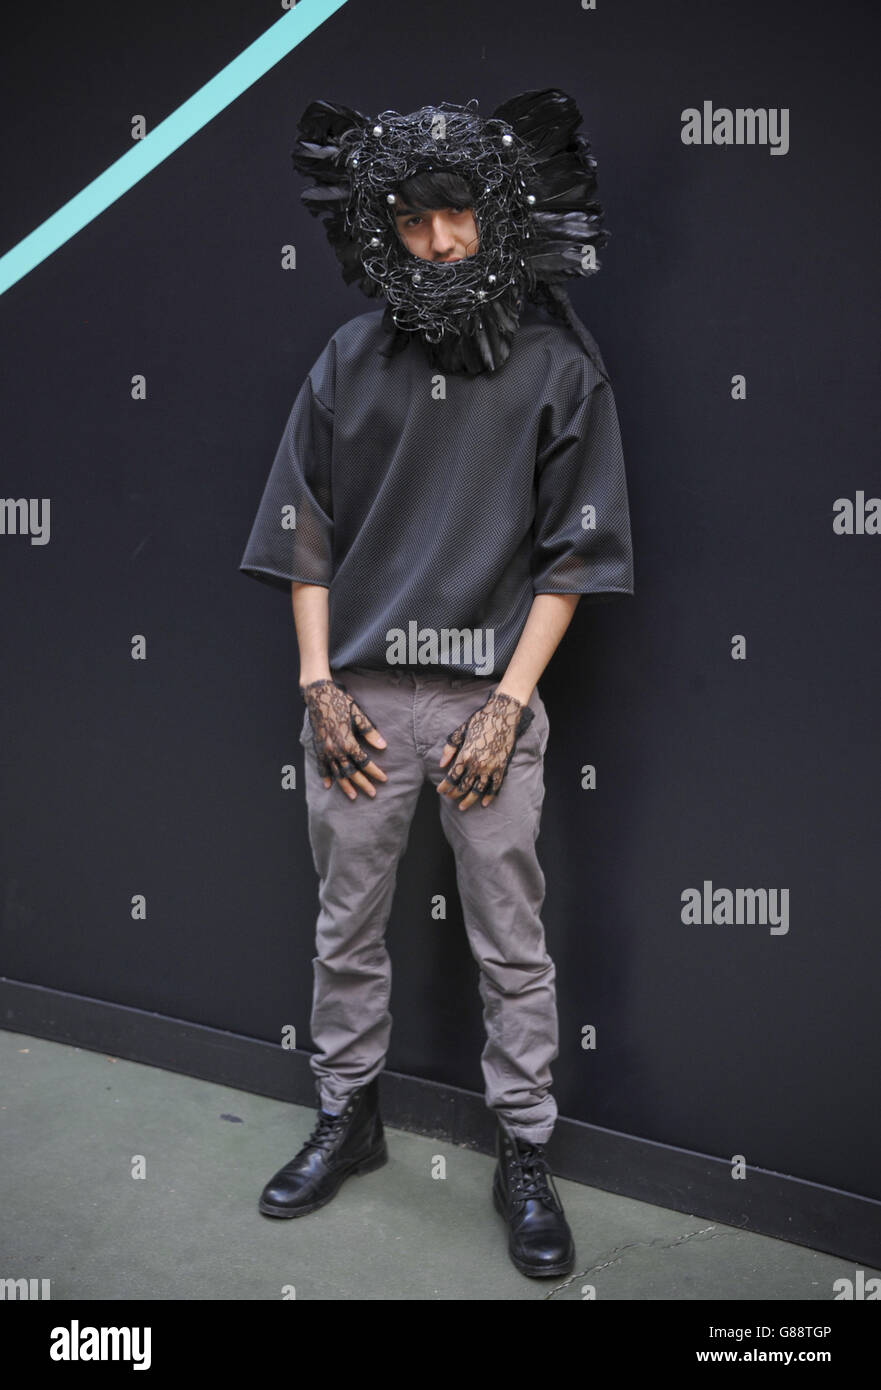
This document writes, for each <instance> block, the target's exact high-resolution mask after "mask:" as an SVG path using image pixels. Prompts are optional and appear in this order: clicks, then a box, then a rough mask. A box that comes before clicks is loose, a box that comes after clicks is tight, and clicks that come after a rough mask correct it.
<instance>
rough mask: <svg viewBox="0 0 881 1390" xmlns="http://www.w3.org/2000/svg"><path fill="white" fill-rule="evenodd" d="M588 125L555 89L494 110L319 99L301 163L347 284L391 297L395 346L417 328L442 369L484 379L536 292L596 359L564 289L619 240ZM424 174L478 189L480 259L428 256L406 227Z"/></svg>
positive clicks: (309, 199) (306, 126) (296, 159)
mask: <svg viewBox="0 0 881 1390" xmlns="http://www.w3.org/2000/svg"><path fill="white" fill-rule="evenodd" d="M581 122H582V116H581V112H580V111H579V109H578V107H577V106H576V104H575V102H574V101H573V99H572V98H571V97H570V96H567V95H566V93H565V92H561V91H559V90H558V89H557V88H547V89H545V90H543V91H535V92H523V93H521V94H520V95H519V96H516V97H512V98H511V100H510V101H506V102H504V103H503V104H502V105H501V106H498V107H496V109H495V111H494V112H493V113H492V115H491V116H490V117H489V118H488V119H482V118H481V117H480V116H479V114H478V109H477V102H476V101H473V100H472V101H469V102H468V103H467V104H466V105H465V106H455V105H452V104H450V103H448V102H441V103H440V104H439V105H437V106H424V107H421V108H420V109H419V110H418V111H414V112H413V113H412V114H411V115H408V116H402V115H400V114H399V113H398V112H396V111H384V112H382V114H381V115H379V116H376V117H369V116H365V115H363V114H362V113H361V112H360V111H355V110H352V109H351V108H350V107H347V106H340V105H337V104H335V103H333V102H327V101H313V102H312V103H311V104H310V105H309V106H308V107H307V108H306V110H305V112H304V113H303V115H302V117H301V118H300V122H299V137H300V138H299V139H298V141H297V144H296V146H295V148H294V149H293V150H292V152H291V158H292V160H293V164H294V167H295V168H296V169H297V170H298V171H299V172H300V173H301V174H305V175H307V176H308V177H309V178H310V179H311V180H312V185H311V186H310V187H309V188H307V189H306V190H305V191H304V192H303V193H302V195H301V196H302V199H303V202H304V203H305V204H306V207H307V208H308V209H309V211H310V212H311V213H312V214H313V215H314V216H323V217H324V219H325V226H326V229H327V236H328V240H329V241H330V243H331V245H332V246H333V248H334V250H335V252H336V254H337V257H338V259H339V261H340V263H341V265H342V268H343V278H344V279H345V281H346V283H347V284H352V283H357V284H358V285H359V287H360V288H361V289H362V290H363V291H364V293H365V294H366V295H369V296H371V297H373V296H377V295H384V296H385V298H386V299H387V301H388V304H387V308H386V319H385V321H386V325H387V327H388V328H389V329H390V331H391V333H392V334H393V337H394V340H395V346H397V347H402V346H404V345H405V343H406V342H407V340H408V339H409V338H410V337H411V336H412V335H413V334H418V335H419V336H420V337H421V338H422V340H423V342H424V343H425V346H426V349H427V351H428V353H429V357H430V359H431V361H432V362H433V363H435V364H436V365H438V366H439V367H440V368H441V369H443V370H446V371H453V372H457V371H458V372H465V373H468V374H475V373H477V372H483V371H494V370H495V369H496V368H497V367H499V366H501V364H502V363H503V362H504V361H505V360H506V358H507V356H508V353H509V351H510V345H511V341H512V339H513V336H514V334H515V333H516V331H517V327H518V324H519V321H520V312H521V308H522V305H523V302H524V299H531V300H533V301H534V302H536V303H543V304H544V305H545V306H546V307H547V308H548V309H549V310H550V311H551V312H552V313H553V314H555V315H556V316H557V317H558V318H561V319H563V320H564V321H565V322H566V323H568V324H569V325H570V326H571V327H572V328H573V329H574V331H575V332H576V333H577V334H578V336H579V338H580V339H581V341H582V343H583V344H584V347H585V349H586V351H588V352H589V353H590V354H591V356H592V355H593V353H592V345H591V344H589V343H588V342H587V340H586V339H585V337H584V332H583V330H582V328H581V326H580V324H579V322H578V319H577V318H576V317H575V316H574V315H573V311H572V306H571V304H570V302H569V296H568V295H567V293H566V291H565V289H564V288H563V286H564V284H565V282H566V280H567V279H569V278H570V277H571V276H575V275H579V276H588V275H593V274H595V272H596V271H597V270H598V269H599V268H600V263H599V261H598V260H597V259H596V252H597V251H598V250H599V249H600V247H602V246H603V245H604V244H605V242H606V241H608V240H609V237H610V235H611V233H610V232H608V231H607V230H605V229H604V228H603V226H602V222H603V210H602V206H601V205H600V203H598V202H597V201H596V199H595V198H594V190H595V188H596V174H595V172H594V171H595V169H596V160H595V159H594V158H593V156H592V155H591V153H590V142H589V140H588V138H587V136H586V135H584V134H582V133H580V132H579V130H578V127H579V126H580V125H581ZM426 169H432V170H435V171H438V170H446V171H449V172H452V173H455V174H459V175H460V176H461V177H462V178H464V179H465V180H466V181H467V183H468V184H469V186H470V187H471V189H472V191H473V194H474V199H473V204H472V207H473V212H474V217H475V221H476V223H477V227H478V232H479V236H480V242H479V248H478V250H477V252H476V253H475V254H474V255H473V256H469V257H467V258H465V259H463V260H460V261H456V262H452V263H442V262H434V261H428V260H422V259H421V258H420V257H417V256H414V255H412V254H411V252H410V251H408V250H407V248H406V247H405V246H404V244H403V242H402V241H401V239H400V237H399V236H398V233H397V229H396V226H395V220H394V203H395V196H394V190H395V189H396V188H397V187H398V186H399V185H400V184H401V183H403V182H404V180H406V179H408V178H410V177H411V176H412V175H414V174H416V173H421V172H423V171H425V170H426ZM598 365H599V364H598Z"/></svg>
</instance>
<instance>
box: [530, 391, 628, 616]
mask: <svg viewBox="0 0 881 1390" xmlns="http://www.w3.org/2000/svg"><path fill="white" fill-rule="evenodd" d="M532 534H533V551H532V587H533V592H534V593H536V594H584V595H586V596H588V600H590V599H593V600H600V599H604V598H611V597H613V595H615V594H632V593H633V546H632V540H631V534H630V510H629V505H628V497H627V480H626V477H625V471H624V454H623V449H622V447H621V433H620V428H619V424H618V412H617V409H616V406H615V398H614V394H613V392H612V387H611V384H610V383H609V381H608V380H606V379H603V378H602V377H600V378H598V379H597V380H596V381H595V383H594V385H593V386H592V388H591V389H590V390H589V391H588V392H587V394H586V395H583V396H581V398H580V399H579V400H578V403H577V405H576V406H575V408H574V410H573V411H572V413H571V415H570V416H569V418H568V419H567V420H566V421H565V423H564V424H563V425H562V427H560V428H558V429H557V430H555V432H554V434H553V437H552V438H551V439H550V440H549V441H547V442H545V443H543V445H542V447H541V448H540V451H539V454H538V457H537V459H536V511H535V518H534V522H533V532H532Z"/></svg>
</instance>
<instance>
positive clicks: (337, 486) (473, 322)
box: [240, 89, 633, 1276]
mask: <svg viewBox="0 0 881 1390" xmlns="http://www.w3.org/2000/svg"><path fill="white" fill-rule="evenodd" d="M580 124H581V114H580V112H579V111H578V109H577V107H576V105H575V103H574V102H573V101H572V99H571V98H570V97H568V96H566V95H565V93H563V92H559V91H557V90H556V89H550V90H547V91H542V92H528V93H524V94H522V95H521V96H519V97H515V98H513V99H512V100H511V101H509V102H507V103H505V104H504V105H503V106H501V107H498V108H497V109H496V111H495V112H494V113H493V115H492V117H490V118H489V119H486V120H484V119H481V118H480V116H479V115H478V113H477V109H476V103H475V102H469V103H468V104H467V105H466V106H464V107H458V106H453V105H450V104H448V103H441V104H440V105H439V106H433V107H423V108H421V109H420V110H419V111H416V112H413V113H412V114H411V115H409V116H401V115H399V114H398V113H397V112H384V113H383V114H382V115H381V116H379V117H376V118H369V117H367V116H364V115H362V114H361V113H360V112H357V111H353V110H351V109H350V108H347V107H342V106H337V105H332V104H330V103H327V102H313V103H312V104H311V105H310V106H309V107H308V108H307V110H306V112H305V113H304V115H303V117H302V118H301V121H300V135H301V138H300V140H299V141H298V144H297V146H296V148H295V150H294V152H293V159H294V164H295V167H296V168H297V169H298V170H299V171H300V172H301V173H305V174H307V175H309V176H310V177H311V178H312V180H313V187H311V188H309V189H307V190H306V192H304V194H303V195H302V196H303V199H304V201H305V203H306V205H307V206H308V207H309V208H310V210H311V211H312V212H313V213H320V214H322V215H323V216H325V218H326V226H327V233H328V238H329V240H330V241H331V244H332V245H333V246H334V249H335V251H336V253H337V256H338V258H339V260H340V262H341V264H342V267H343V275H344V278H345V279H346V281H347V282H349V283H351V282H353V281H357V282H358V283H359V284H360V286H361V288H362V289H363V290H364V291H365V293H367V294H368V295H380V294H381V295H383V296H384V297H385V299H386V301H387V302H386V306H385V308H384V309H383V310H379V311H376V312H374V313H366V314H362V315H360V316H358V317H357V318H355V319H352V320H350V321H349V322H348V323H346V324H344V325H343V326H342V327H341V328H340V329H339V330H338V331H337V332H336V333H334V335H333V336H332V338H331V340H330V342H329V343H328V344H327V346H326V347H325V349H324V351H323V352H322V353H321V355H320V357H319V358H318V360H317V361H316V363H315V364H314V366H313V367H312V369H311V371H310V372H309V375H308V377H307V379H306V381H305V383H304V384H303V387H302V389H301V391H300V393H299V395H298V397H297V400H296V402H295V404H294V407H293V410H292V411H291V415H290V418H289V420H288V424H287V427H286V430H285V434H284V437H283V439H282V442H281V445H280V447H279V451H278V453H277V455H276V459H275V462H274V464H273V467H272V470H271V473H270V476H269V479H268V481H267V483H266V488H265V490H264V494H263V498H262V501H261V503H260V507H259V510H258V513H257V517H256V519H255V522H254V526H253V528H252V531H251V535H250V538H249V540H248V544H247V547H246V550H245V554H244V556H243V559H242V562H241V566H240V568H241V569H242V570H243V571H244V572H245V573H247V574H250V575H252V576H253V577H255V578H257V579H260V580H262V581H264V582H266V583H270V584H273V585H276V586H278V587H283V588H285V589H287V588H288V587H290V590H291V594H292V605H293V613H294V620H295V625H296V631H297V640H298V646H299V651H300V689H301V691H302V693H303V698H304V701H305V704H306V711H305V714H304V718H303V726H302V730H301V734H300V738H301V742H302V744H303V746H304V749H305V754H304V756H305V775H306V797H307V805H308V811H309V835H310V842H311V846H312V851H313V858H314V862H315V867H316V870H317V872H318V874H319V878H320V888H319V901H320V912H319V916H318V922H317V929H316V952H317V954H316V959H315V988H314V996H313V1009H312V1019H311V1031H312V1038H313V1042H314V1044H315V1046H316V1048H317V1051H316V1052H315V1053H314V1054H312V1056H311V1057H310V1065H311V1067H312V1070H313V1073H314V1075H315V1078H316V1085H317V1090H318V1094H319V1099H320V1106H321V1108H320V1110H319V1113H318V1118H317V1121H316V1125H315V1128H314V1129H313V1132H312V1134H311V1136H310V1138H309V1140H308V1141H307V1142H306V1144H304V1146H303V1147H302V1148H301V1149H300V1151H299V1152H298V1153H297V1154H296V1155H295V1157H294V1158H293V1159H292V1160H291V1161H290V1162H289V1163H287V1164H286V1165H285V1166H284V1167H283V1168H281V1169H280V1170H279V1172H278V1173H276V1174H275V1175H274V1176H273V1177H272V1178H271V1179H270V1181H269V1182H268V1183H267V1184H266V1186H265V1188H264V1189H263V1193H262V1195H261V1199H260V1203H259V1209H260V1211H261V1212H263V1213H264V1214H265V1215H267V1216H281V1217H297V1216H302V1215H305V1214H306V1213H308V1212H311V1211H314V1210H316V1209H317V1208H319V1207H321V1206H323V1205H324V1204H325V1203H326V1202H328V1201H330V1200H331V1198H332V1197H333V1196H334V1195H335V1193H336V1192H337V1191H338V1190H339V1187H340V1185H341V1184H342V1182H343V1181H344V1180H345V1179H346V1178H347V1177H349V1176H351V1175H352V1174H354V1173H364V1172H368V1171H370V1170H371V1169H373V1168H376V1167H379V1166H380V1165H381V1164H382V1163H384V1162H385V1161H386V1159H387V1151H386V1144H385V1138H384V1132H383V1128H382V1121H381V1118H380V1115H379V1108H378V1096H377V1078H378V1074H379V1072H380V1071H381V1070H382V1067H383V1065H384V1062H385V1057H386V1053H387V1048H388V1043H389V1037H390V1028H391V1016H390V1014H389V1011H388V1005H389V997H390V978H391V975H390V962H389V958H388V954H387V952H386V949H385V943H384V935H385V928H386V924H387V921H388V916H389V912H390V909H391V904H392V899H393V894H394V886H395V876H396V870H397V864H398V861H399V859H400V857H401V855H402V854H403V852H404V849H405V847H406V842H407V838H408V834H409V827H410V822H411V819H412V816H413V812H414V810H415V806H416V803H417V800H418V796H419V793H420V790H421V788H422V786H423V784H424V781H425V779H426V778H428V779H429V780H430V781H431V782H432V783H433V784H434V785H435V786H436V788H437V791H438V794H439V796H440V801H439V803H438V805H439V810H440V816H441V823H442V826H443V830H444V833H445V835H446V836H447V838H448V840H449V842H450V844H451V845H452V848H453V850H454V853H455V856H456V871H457V882H458V886H459V894H460V898H461V902H462V908H463V914H464V918H465V924H466V929H467V931H468V936H469V942H470V946H471V950H472V953H473V954H474V957H475V959H476V961H477V963H478V966H479V968H480V975H479V988H480V993H481V998H482V1000H483V1005H484V1023H485V1027H486V1034H487V1043H486V1047H485V1049H484V1051H483V1054H482V1058H481V1062H482V1067H483V1074H484V1079H485V1083H486V1101H487V1105H488V1106H489V1107H490V1108H492V1109H493V1110H494V1112H495V1115H496V1117H497V1122H498V1124H497V1164H496V1170H495V1174H494V1180H493V1199H494V1202H495V1205H496V1208H497V1210H498V1211H499V1212H500V1213H501V1214H502V1216H503V1217H504V1218H505V1221H506V1224H507V1228H508V1252H509V1255H510V1258H511V1259H512V1261H513V1262H514V1264H515V1265H516V1267H517V1268H518V1269H520V1270H521V1271H522V1272H523V1273H524V1274H528V1275H531V1276H548V1275H553V1276H558V1275H561V1274H567V1273H569V1272H571V1270H572V1268H573V1266H574V1259H575V1250H574V1245H573V1241H572V1235H571V1232H570V1230H569V1226H568V1223H567V1222H566V1218H565V1214H564V1212H563V1208H562V1204H561V1202H560V1199H559V1194H558V1193H557V1190H556V1187H555V1185H554V1183H553V1179H552V1175H551V1173H550V1168H549V1165H548V1162H547V1159H546V1157H545V1146H546V1144H547V1142H548V1140H549V1139H550V1136H551V1134H552V1131H553V1128H554V1122H555V1120H556V1116H557V1108H556V1104H555V1102H554V1099H553V1096H552V1094H551V1071H550V1064H551V1062H552V1061H553V1060H554V1058H555V1057H556V1056H557V1055H558V1051H559V1048H558V1027H557V1013H556V996H555V968H554V964H553V961H552V960H551V958H550V956H549V955H548V952H547V948H546V945H545V938H544V930H543V926H542V922H541V918H540V915H539V914H540V909H541V906H542V902H543V899H544V887H545V881H544V877H543V874H542V871H541V867H540V865H539V863H538V859H537V856H536V852H535V841H536V839H537V837H538V833H539V826H540V816H541V806H542V801H543V797H544V782H543V759H544V753H545V749H546V746H547V741H548V734H549V725H548V718H547V712H546V710H545V707H544V703H543V701H542V699H541V696H540V694H539V691H538V680H539V677H540V676H541V675H542V673H543V672H544V670H545V667H546V666H547V663H548V661H549V660H550V658H551V656H552V655H553V652H554V651H555V649H556V647H557V645H558V643H559V641H560V639H561V638H562V636H563V633H564V632H565V631H566V628H567V626H568V624H569V622H570V620H571V618H572V614H573V612H574V609H575V606H576V604H577V603H578V602H579V599H580V597H581V596H587V597H589V599H590V600H592V601H595V600H599V599H607V598H610V597H612V596H614V595H615V594H632V593H633V567H632V550H631V537H630V523H629V511H628V499H627V487H626V480H625V475H624V465H623V459H622V454H621V440H620V434H619V428H618V419H617V413H616V409H615V403H614V399H613V395H612V388H611V385H610V383H609V379H608V375H607V373H606V370H605V366H604V364H603V361H602V357H601V355H600V353H599V349H598V348H597V345H596V343H595V342H594V340H593V338H592V337H591V335H590V334H589V333H588V331H587V330H586V328H585V327H584V325H583V324H581V323H580V321H579V320H578V318H577V317H576V315H575V314H574V312H573V310H572V307H571V305H570V303H569V300H568V297H567V296H566V294H565V292H564V291H563V289H562V288H561V285H562V283H563V281H564V280H565V279H566V278H567V277H569V276H572V275H586V274H590V273H592V272H593V271H594V270H595V269H596V268H597V262H596V259H595V252H596V249H597V248H598V247H599V246H601V245H602V244H603V243H604V241H605V240H606V239H607V238H608V235H609V234H608V232H606V231H604V230H603V229H602V228H601V227H600V222H601V211H602V210H601V208H600V205H599V203H597V202H595V201H594V200H593V196H592V195H593V190H594V188H595V183H596V179H595V174H594V169H595V167H596V162H595V160H593V159H592V157H591V156H590V153H589V150H590V146H589V143H588V141H587V139H586V137H585V136H583V135H582V134H580V133H578V131H577V127H578V126H579V125H580ZM364 745H367V747H366V748H365V746H364ZM368 750H369V751H368Z"/></svg>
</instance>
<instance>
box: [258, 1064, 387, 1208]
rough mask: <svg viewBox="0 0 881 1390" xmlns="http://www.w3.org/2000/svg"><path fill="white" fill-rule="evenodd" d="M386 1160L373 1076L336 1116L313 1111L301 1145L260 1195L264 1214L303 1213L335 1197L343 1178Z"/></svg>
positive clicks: (377, 1166) (371, 1167)
mask: <svg viewBox="0 0 881 1390" xmlns="http://www.w3.org/2000/svg"><path fill="white" fill-rule="evenodd" d="M387 1162H388V1149H387V1148H386V1143H385V1135H384V1133H383V1128H382V1120H381V1118H380V1114H379V1078H378V1077H377V1076H375V1077H374V1078H373V1080H372V1081H370V1082H368V1084H367V1085H366V1086H362V1087H360V1088H359V1089H358V1090H357V1091H354V1092H353V1093H352V1095H351V1097H350V1099H349V1101H348V1104H347V1105H346V1107H345V1109H344V1110H343V1111H342V1113H341V1114H340V1115H328V1114H326V1113H325V1111H323V1110H319V1112H318V1118H317V1120H316V1122H315V1126H314V1128H313V1130H312V1133H311V1134H310V1136H309V1138H308V1139H307V1140H306V1142H305V1144H304V1145H303V1147H302V1148H301V1149H300V1150H299V1152H298V1153H297V1154H295V1155H294V1157H293V1158H292V1159H291V1161H290V1163H286V1164H285V1166H284V1167H283V1168H280V1169H279V1170H278V1172H277V1173H276V1174H275V1175H274V1177H271V1178H270V1179H269V1182H268V1183H267V1184H266V1186H265V1187H264V1189H263V1191H262V1193H261V1194H260V1201H259V1203H258V1207H259V1210H260V1211H261V1212H262V1213H263V1215H264V1216H306V1215H307V1213H308V1212H310V1211H317V1210H318V1208H319V1207H323V1206H325V1204H326V1203H327V1202H329V1201H330V1199H331V1198H332V1197H335V1196H336V1194H337V1192H338V1191H339V1189H340V1188H341V1187H342V1185H343V1183H344V1182H345V1180H346V1178H350V1177H352V1175H353V1174H354V1173H371V1172H372V1171H373V1170H374V1168H381V1167H382V1165H383V1164H384V1163H387Z"/></svg>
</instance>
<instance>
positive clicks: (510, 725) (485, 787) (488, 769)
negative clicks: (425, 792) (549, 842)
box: [438, 690, 535, 811]
mask: <svg viewBox="0 0 881 1390" xmlns="http://www.w3.org/2000/svg"><path fill="white" fill-rule="evenodd" d="M534 718H535V713H534V711H533V710H531V709H530V708H529V706H528V705H521V703H520V701H519V700H515V699H514V696H513V695H503V694H502V693H501V692H500V691H498V690H496V691H493V693H492V695H490V697H489V699H488V700H487V702H486V704H485V705H481V707H480V709H478V710H475V712H474V713H473V714H472V715H469V717H468V718H467V719H466V720H465V722H464V723H463V724H460V725H459V727H458V729H454V730H453V732H452V733H451V734H449V735H448V737H447V742H446V743H445V744H444V751H443V756H442V757H441V760H440V766H441V767H446V765H447V763H448V762H449V761H450V759H451V758H452V756H453V754H454V753H455V752H456V751H457V750H458V753H459V756H458V758H456V761H455V764H454V765H453V767H452V768H451V770H450V772H449V773H448V774H447V776H446V777H445V778H444V780H443V781H442V782H441V783H440V785H439V787H438V791H439V792H440V793H441V794H442V795H443V796H449V797H451V798H452V799H453V800H458V801H459V810H460V811H467V810H468V808H469V806H473V805H474V802H475V801H477V799H478V798H479V797H480V796H482V797H483V800H482V802H481V805H482V806H489V804H490V802H491V801H492V800H493V798H494V797H495V796H497V795H498V793H499V790H500V788H501V785H502V783H503V782H504V780H505V774H506V773H507V771H508V764H509V763H510V761H511V758H512V757H513V755H514V748H515V745H516V743H517V739H518V738H519V737H520V735H521V734H522V733H524V732H525V731H526V729H528V728H529V725H530V724H531V723H532V721H533V719H534ZM459 798H461V800H459Z"/></svg>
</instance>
